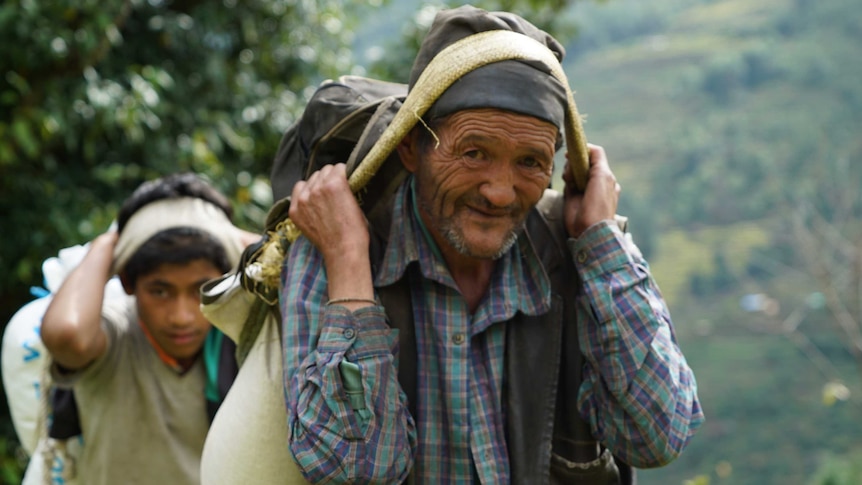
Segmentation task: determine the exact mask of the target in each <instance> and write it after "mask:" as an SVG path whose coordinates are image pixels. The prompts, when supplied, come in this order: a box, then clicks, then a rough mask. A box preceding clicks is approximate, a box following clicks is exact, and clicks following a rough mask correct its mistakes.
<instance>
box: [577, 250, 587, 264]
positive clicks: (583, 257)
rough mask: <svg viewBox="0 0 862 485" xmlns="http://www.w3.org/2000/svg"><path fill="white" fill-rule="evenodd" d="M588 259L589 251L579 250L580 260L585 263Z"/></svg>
mask: <svg viewBox="0 0 862 485" xmlns="http://www.w3.org/2000/svg"><path fill="white" fill-rule="evenodd" d="M586 261H587V252H586V251H578V262H579V263H585V262H586Z"/></svg>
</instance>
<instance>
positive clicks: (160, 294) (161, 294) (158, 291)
mask: <svg viewBox="0 0 862 485" xmlns="http://www.w3.org/2000/svg"><path fill="white" fill-rule="evenodd" d="M150 295H152V296H154V297H156V298H166V297H167V296H168V290H166V289H164V288H153V289H151V290H150Z"/></svg>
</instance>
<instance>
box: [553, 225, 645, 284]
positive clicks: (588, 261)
mask: <svg viewBox="0 0 862 485" xmlns="http://www.w3.org/2000/svg"><path fill="white" fill-rule="evenodd" d="M568 246H569V252H570V253H571V255H572V258H574V262H575V267H576V268H577V269H578V272H579V273H580V274H581V277H582V279H583V280H584V281H587V280H591V279H594V278H596V277H598V276H600V275H602V274H608V273H612V272H614V271H616V270H617V269H619V268H621V267H623V266H626V265H629V264H632V263H633V262H634V261H633V259H632V255H631V254H629V252H628V251H627V250H626V248H627V244H626V236H625V234H623V232H622V231H621V230H620V228H619V225H618V224H617V223H616V221H614V220H610V219H609V220H604V221H601V222H597V223H595V224H593V225H592V226H590V227H588V228H587V229H586V230H585V231H584V232H583V233H582V234H581V235H580V236H579V237H578V238H576V239H575V238H570V239H569V240H568Z"/></svg>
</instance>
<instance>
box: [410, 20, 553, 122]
mask: <svg viewBox="0 0 862 485" xmlns="http://www.w3.org/2000/svg"><path fill="white" fill-rule="evenodd" d="M489 30H510V31H513V32H517V33H520V34H524V35H526V36H527V37H530V38H532V39H534V40H537V41H539V42H540V43H542V44H544V45H545V46H547V47H548V48H549V49H550V50H551V51H552V52H553V53H554V55H555V56H556V57H557V59H558V60H560V61H562V59H563V56H565V54H566V52H565V49H563V46H562V45H560V43H559V42H557V40H556V39H554V38H553V37H551V35H550V34H548V33H547V32H544V31H542V30H540V29H539V28H537V27H536V26H534V25H533V24H531V23H529V22H527V21H526V20H524V19H523V18H521V17H519V16H517V15H515V14H512V13H508V12H487V11H485V10H481V9H478V8H476V7H473V6H471V5H464V6H462V7H458V8H454V9H449V10H441V11H440V12H439V13H438V14H437V16H436V17H435V18H434V23H433V24H432V25H431V29H430V30H429V31H428V35H427V36H426V37H425V40H423V41H422V45H421V46H420V47H419V53H418V54H417V56H416V61H415V62H414V63H413V69H412V70H411V71H410V83H409V88H410V89H412V88H413V85H414V84H416V80H417V79H419V76H420V75H421V74H422V71H423V70H425V67H426V66H428V64H429V63H430V62H431V59H433V58H434V56H435V55H437V53H439V52H440V51H442V50H443V49H445V48H446V47H448V46H449V45H450V44H453V43H455V42H457V41H459V40H461V39H463V38H465V37H468V36H470V35H472V34H477V33H479V32H485V31H489ZM566 89H567V86H563V85H562V84H561V83H560V82H559V81H558V80H557V79H556V78H555V77H553V75H552V74H551V71H550V70H549V69H548V68H547V67H545V65H544V64H542V63H541V62H529V61H516V60H510V61H501V62H495V63H493V64H488V65H486V66H483V67H480V68H478V69H476V70H474V71H472V72H469V73H467V74H466V75H464V76H463V77H461V79H459V80H457V81H455V83H454V84H452V86H451V87H449V89H447V90H446V91H445V92H444V93H443V95H441V96H440V97H439V98H438V99H437V101H436V102H435V103H434V105H432V106H431V108H430V109H429V110H428V114H427V117H428V118H429V119H434V118H439V117H443V116H446V115H448V114H451V113H454V112H455V111H460V110H464V109H478V108H497V109H503V110H507V111H513V112H515V113H520V114H525V115H529V116H534V117H536V118H540V119H543V120H545V121H549V122H551V123H553V124H554V125H556V126H557V128H560V129H562V128H563V124H564V122H565V107H566Z"/></svg>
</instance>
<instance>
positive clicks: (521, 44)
mask: <svg viewBox="0 0 862 485" xmlns="http://www.w3.org/2000/svg"><path fill="white" fill-rule="evenodd" d="M507 60H530V61H539V62H542V63H543V64H545V65H546V66H547V67H548V69H549V70H550V71H551V74H552V75H553V76H554V77H555V78H556V79H557V80H558V81H559V82H560V83H561V84H562V85H563V86H564V87H565V88H566V101H567V103H566V104H567V105H566V122H565V130H564V131H565V137H566V147H567V149H568V150H569V157H568V158H569V169H570V170H571V171H572V175H573V178H574V181H575V185H576V186H577V187H578V189H580V190H583V189H584V188H585V187H586V185H587V173H588V171H589V151H588V150H587V143H586V137H585V136H584V131H583V127H582V126H581V118H580V115H579V114H578V109H577V106H576V105H575V98H574V96H573V94H572V91H571V89H570V88H569V81H568V78H567V77H566V73H565V72H564V71H563V66H562V65H560V61H558V60H557V57H556V56H555V55H554V53H553V52H552V51H551V50H550V49H548V48H547V47H546V46H545V45H544V44H542V43H540V42H538V41H537V40H535V39H532V38H531V37H528V36H526V35H524V34H520V33H517V32H513V31H510V30H489V31H485V32H480V33H478V34H473V35H470V36H468V37H465V38H463V39H461V40H459V41H457V42H454V43H453V44H451V45H449V46H447V47H446V48H445V49H443V50H441V51H440V52H439V53H438V54H437V55H436V56H434V58H433V59H432V60H431V62H430V63H429V64H428V66H427V67H426V68H425V69H424V70H423V71H422V74H421V75H420V76H419V79H417V80H416V84H415V85H414V86H413V88H412V89H411V90H410V92H409V93H408V94H407V98H406V99H405V100H404V104H403V105H402V106H401V109H399V110H398V113H396V114H395V117H394V118H393V119H392V122H391V123H390V124H389V126H387V127H386V130H384V131H383V133H382V134H381V135H380V138H379V139H378V141H377V143H375V144H374V146H373V147H372V148H371V150H369V152H368V154H367V155H366V156H365V158H364V159H363V160H362V162H361V163H359V165H357V166H356V169H355V170H354V171H353V173H351V174H350V177H349V178H348V182H349V184H350V189H351V190H352V191H353V192H354V193H356V192H358V191H359V190H361V189H362V188H363V187H365V185H366V184H367V183H368V182H369V181H370V180H371V178H372V177H373V176H374V174H375V173H377V170H378V169H380V166H381V165H382V164H383V162H384V161H385V160H386V158H387V157H388V156H389V154H390V153H392V151H393V150H394V149H395V147H397V146H398V144H399V143H400V142H401V140H402V139H403V138H404V137H405V136H406V135H407V133H409V132H410V130H411V129H413V127H414V126H415V125H416V123H417V121H418V120H419V119H420V118H421V117H422V116H423V115H424V114H425V112H427V111H428V108H430V107H431V105H432V104H434V101H436V100H437V98H439V97H440V95H442V94H443V92H444V91H446V89H448V88H449V86H451V85H452V83H454V82H455V81H456V80H458V79H459V78H460V77H462V76H463V75H465V74H467V73H468V72H470V71H473V70H475V69H478V68H480V67H482V66H485V65H488V64H492V63H494V62H500V61H507ZM284 222H285V224H284V225H283V229H284V231H285V235H286V237H287V240H288V241H291V242H293V241H295V240H296V239H297V238H298V237H299V234H300V231H299V229H297V228H296V226H295V225H294V224H293V222H292V221H290V219H287V220H285V221H284Z"/></svg>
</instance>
